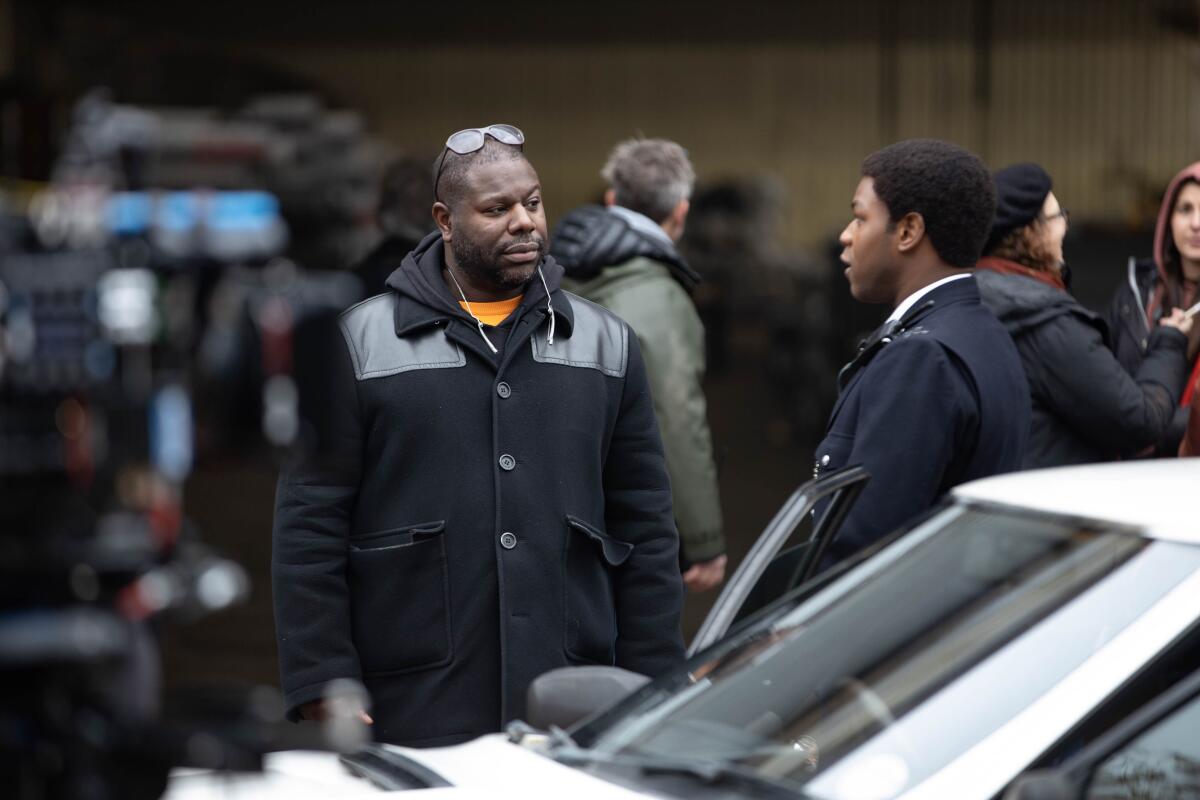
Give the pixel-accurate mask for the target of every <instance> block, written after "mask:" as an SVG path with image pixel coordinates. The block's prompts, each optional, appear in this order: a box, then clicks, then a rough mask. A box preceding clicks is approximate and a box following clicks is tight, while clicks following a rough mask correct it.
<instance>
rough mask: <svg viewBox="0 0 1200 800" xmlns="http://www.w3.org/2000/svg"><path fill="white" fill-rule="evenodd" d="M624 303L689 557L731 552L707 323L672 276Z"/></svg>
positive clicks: (691, 561) (681, 538)
mask: <svg viewBox="0 0 1200 800" xmlns="http://www.w3.org/2000/svg"><path fill="white" fill-rule="evenodd" d="M645 288H646V289H650V287H645ZM615 305H616V304H614V307H615ZM620 307H621V311H618V314H620V316H621V317H622V318H623V319H624V320H625V321H626V322H628V323H629V324H630V325H631V326H632V327H633V329H634V332H635V333H637V337H638V344H639V345H641V348H642V354H643V356H644V358H645V361H646V375H647V377H648V379H649V381H650V393H651V395H652V396H653V398H654V412H655V416H656V417H657V418H658V426H659V430H660V432H661V433H662V440H663V450H664V452H665V454H666V457H667V473H668V474H669V475H670V476H671V497H672V504H673V506H674V509H675V522H676V524H677V525H678V526H679V542H680V547H681V548H682V549H683V558H684V561H685V562H686V563H688V564H694V563H698V562H702V561H708V560H710V559H713V558H716V557H717V556H719V555H721V554H722V553H724V552H725V537H724V535H723V534H722V530H721V528H722V525H721V497H720V491H719V489H718V486H717V467H716V463H715V461H714V459H713V446H712V434H711V433H710V432H709V427H708V407H707V403H706V402H705V398H704V388H703V386H702V385H701V384H702V382H703V380H704V368H705V364H704V325H703V323H701V322H700V316H699V314H697V313H696V309H695V307H694V306H693V305H692V301H691V298H689V297H688V296H687V294H686V293H685V292H684V291H683V290H682V289H681V288H680V287H679V286H678V285H677V284H675V283H674V282H673V281H672V282H671V283H670V284H669V285H667V286H665V287H663V288H662V290H661V291H652V292H650V293H649V296H640V297H638V298H637V299H636V302H631V303H622V304H621V305H620Z"/></svg>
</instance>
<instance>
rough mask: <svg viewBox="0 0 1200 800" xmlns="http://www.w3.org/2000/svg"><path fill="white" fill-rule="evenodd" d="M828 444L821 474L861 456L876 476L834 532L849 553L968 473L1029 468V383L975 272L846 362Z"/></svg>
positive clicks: (841, 554) (835, 549) (842, 552)
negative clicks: (981, 292)
mask: <svg viewBox="0 0 1200 800" xmlns="http://www.w3.org/2000/svg"><path fill="white" fill-rule="evenodd" d="M842 380H843V381H844V388H843V389H842V391H841V394H840V395H839V396H838V399H837V403H836V404H835V405H834V407H833V413H832V414H831V415H830V417H829V425H828V428H827V430H826V434H825V439H824V440H823V441H822V442H821V444H820V445H819V446H818V447H817V456H816V467H815V470H814V472H816V473H818V474H820V473H823V472H827V471H829V470H833V469H837V468H839V467H844V466H848V465H851V464H862V465H863V466H865V467H866V468H867V471H868V472H870V473H871V481H870V483H869V484H868V485H867V488H866V489H865V490H864V491H863V493H862V495H861V496H860V497H859V498H858V502H857V503H855V505H854V507H853V508H852V509H851V510H850V513H849V515H848V516H847V517H846V520H845V521H844V522H843V524H842V527H841V529H840V531H839V532H838V533H837V535H836V536H835V538H834V541H833V544H832V546H831V548H830V555H831V556H832V558H833V559H834V560H840V559H842V558H845V557H847V556H849V555H851V554H853V553H854V552H856V551H858V550H860V549H861V548H863V547H866V546H868V545H870V544H872V543H874V542H875V541H877V540H878V539H880V538H882V537H884V536H886V535H887V534H888V533H890V532H892V531H893V530H894V529H895V528H896V527H898V526H899V525H901V524H903V523H904V522H906V521H907V520H909V519H910V518H912V517H914V516H916V515H917V514H920V513H922V512H924V511H926V510H927V509H929V508H931V507H932V506H933V505H934V504H935V503H936V502H937V500H938V498H940V497H941V496H942V495H943V494H945V493H946V491H948V490H949V489H950V488H951V487H953V486H955V485H957V484H959V483H963V482H964V481H969V480H973V479H975V478H982V477H985V476H987V475H995V474H997V473H1001V472H1009V471H1012V470H1016V469H1019V468H1020V467H1021V460H1022V458H1023V456H1024V452H1025V446H1026V441H1027V439H1028V435H1029V418H1030V404H1029V386H1028V384H1027V383H1026V381H1025V372H1024V370H1023V369H1022V368H1021V359H1020V357H1019V356H1018V355H1017V350H1016V348H1015V347H1014V346H1013V342H1012V339H1011V338H1010V337H1009V335H1008V333H1007V332H1005V330H1004V328H1003V327H1002V326H1001V325H1000V323H999V321H997V319H996V318H995V317H994V316H993V315H992V313H991V312H989V311H988V310H987V309H986V308H985V307H984V306H983V305H981V304H980V300H979V289H978V287H977V286H976V283H975V278H974V276H972V277H968V278H963V279H961V280H956V281H951V282H950V283H947V284H944V285H942V286H939V287H937V288H936V289H934V290H933V291H931V292H929V293H928V294H927V295H925V296H924V297H922V298H921V299H920V300H919V301H918V302H917V304H916V305H915V306H914V307H913V308H912V309H910V310H909V311H908V312H907V313H906V314H905V315H904V317H903V318H902V319H901V320H900V321H899V323H898V324H897V325H895V326H893V327H892V329H891V330H888V331H877V332H876V334H875V335H873V336H872V338H871V339H868V341H867V343H866V347H865V348H864V349H863V350H862V351H860V353H859V355H858V357H857V358H856V359H855V360H854V361H853V362H851V364H849V365H847V367H846V371H845V372H844V373H843V376H842Z"/></svg>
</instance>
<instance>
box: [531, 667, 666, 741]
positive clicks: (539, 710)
mask: <svg viewBox="0 0 1200 800" xmlns="http://www.w3.org/2000/svg"><path fill="white" fill-rule="evenodd" d="M649 682H650V679H649V678H647V677H646V676H645V675H639V674H638V673H636V672H630V671H629V670H627V669H621V668H620V667H603V666H588V667H561V668H559V669H553V670H550V671H549V672H547V673H545V674H543V675H539V676H538V677H537V679H535V680H534V682H533V683H532V684H530V686H529V690H528V692H526V695H525V716H526V718H527V720H528V722H529V724H530V725H532V726H533V727H535V728H538V729H540V730H549V729H550V726H552V725H553V726H556V727H559V728H569V727H571V726H572V725H574V724H576V723H577V722H581V721H583V720H584V719H586V718H587V717H590V716H591V715H592V714H595V713H596V712H598V711H602V710H603V709H605V708H608V707H609V706H611V705H612V704H613V703H615V702H617V701H618V700H620V699H621V698H623V697H625V696H626V695H628V694H630V693H631V692H633V691H635V690H637V689H640V688H641V687H642V686H644V685H646V684H647V683H649Z"/></svg>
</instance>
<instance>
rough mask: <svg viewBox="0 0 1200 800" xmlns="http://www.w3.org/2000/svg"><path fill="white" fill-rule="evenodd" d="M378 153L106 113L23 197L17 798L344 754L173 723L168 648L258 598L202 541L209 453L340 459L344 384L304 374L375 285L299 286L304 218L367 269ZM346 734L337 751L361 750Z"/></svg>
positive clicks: (246, 121) (328, 248) (97, 798)
mask: <svg viewBox="0 0 1200 800" xmlns="http://www.w3.org/2000/svg"><path fill="white" fill-rule="evenodd" d="M361 127H362V126H361V121H359V120H358V119H357V117H356V116H354V115H353V114H346V113H341V112H327V111H324V110H323V109H321V108H320V106H319V103H317V102H316V101H315V100H313V99H311V98H283V99H264V100H262V101H258V102H256V103H253V104H251V106H250V107H248V108H247V109H246V110H245V111H244V112H243V113H242V114H240V115H238V116H237V117H236V118H234V119H226V118H222V117H220V116H219V115H217V114H215V113H214V112H208V111H202V110H191V111H188V110H183V111H180V110H174V111H165V110H149V109H137V108H132V107H124V106H119V105H116V104H114V103H112V102H111V101H110V99H109V98H108V97H107V95H106V94H105V93H103V92H97V93H93V94H90V95H88V96H87V97H85V98H84V99H83V100H82V101H80V103H79V105H78V107H77V108H76V111H75V115H74V120H73V126H72V129H71V131H70V134H69V136H68V137H67V141H66V144H65V148H64V151H63V153H62V156H61V158H60V160H59V162H58V164H57V166H56V167H55V170H54V181H53V183H51V184H50V185H47V186H42V187H37V188H35V189H32V190H31V187H29V186H28V185H23V186H22V187H20V189H21V191H20V192H14V191H12V190H11V187H6V186H0V673H2V674H3V676H4V678H5V680H4V688H3V689H2V690H0V785H2V786H4V787H5V796H6V797H15V798H19V799H20V800H27V799H28V800H43V799H45V800H51V799H57V798H83V799H85V800H106V799H107V798H132V800H139V798H156V797H158V796H160V795H161V793H162V791H163V789H164V788H165V782H166V776H167V773H168V770H169V768H170V767H171V766H173V765H187V766H202V767H209V768H217V769H228V768H235V769H257V768H259V766H260V765H261V756H262V754H263V753H265V752H268V751H271V750H275V749H281V748H295V747H310V748H311V747H327V746H329V745H330V739H329V738H328V737H327V736H326V735H325V734H321V735H317V736H314V734H313V732H311V731H307V730H305V729H302V728H301V729H297V728H296V727H295V726H291V725H289V724H287V723H285V722H284V721H283V718H282V713H281V710H280V708H279V703H278V701H277V698H276V699H275V701H274V702H272V701H271V699H270V698H271V697H274V696H275V695H274V692H273V690H266V693H267V695H269V696H263V695H262V692H263V690H255V692H257V693H258V694H255V692H251V693H250V694H249V695H247V694H245V693H243V692H237V691H233V690H230V691H227V692H224V693H223V694H222V697H223V700H222V701H221V702H214V701H213V699H212V698H209V699H207V700H204V701H194V700H193V701H191V702H189V701H188V700H187V698H184V699H182V700H180V699H175V700H173V701H172V707H173V708H174V709H176V711H178V712H180V713H179V714H177V715H176V716H175V717H169V716H164V714H163V713H162V712H161V709H160V706H161V702H160V696H159V695H160V692H159V652H158V645H157V636H156V633H157V628H158V626H159V625H160V624H163V623H170V622H178V621H188V620H192V619H196V618H199V617H202V616H205V615H208V614H211V613H213V612H217V611H221V610H223V609H226V608H228V607H230V606H231V605H233V604H236V603H238V602H240V601H241V600H243V599H244V598H245V597H246V596H247V594H248V592H249V580H248V578H247V575H246V573H245V571H244V570H243V568H242V567H241V566H240V565H238V564H237V563H235V562H233V561H230V560H227V559H224V558H221V557H220V556H218V555H217V554H216V553H214V552H213V551H211V550H210V549H209V548H208V547H206V546H205V545H204V544H203V543H202V542H201V540H200V537H199V534H198V532H197V531H196V530H194V526H192V525H190V524H189V523H188V521H187V518H186V516H185V513H184V502H183V485H184V481H185V479H186V478H187V477H188V475H189V474H190V473H191V471H192V468H193V464H194V462H195V460H196V458H197V455H198V446H197V443H198V442H199V443H200V445H201V448H202V447H204V446H208V447H215V446H219V445H220V444H221V443H223V442H229V441H234V440H237V439H241V440H243V441H245V440H250V441H256V442H262V443H265V444H266V445H268V447H269V448H270V449H271V450H273V451H274V452H275V453H277V454H279V455H281V456H285V455H286V454H288V453H289V452H292V451H294V450H296V449H299V448H319V447H321V446H322V432H321V430H320V427H319V425H312V424H308V423H306V422H305V420H317V421H319V420H320V419H321V418H322V417H323V414H322V413H321V404H322V402H323V395H322V392H321V391H320V387H321V381H320V372H321V361H320V359H319V357H314V354H313V353H308V352H305V353H304V354H303V357H301V355H300V354H298V353H297V348H298V347H301V346H302V343H303V342H306V341H309V340H310V339H311V340H316V339H319V338H320V337H321V335H322V333H328V326H331V325H332V324H334V321H335V320H336V316H337V313H338V312H339V311H340V310H341V309H342V308H344V307H345V306H346V305H348V304H349V303H351V302H353V301H354V300H355V299H357V295H358V293H359V284H358V281H357V280H356V279H355V278H354V277H353V276H352V275H351V274H349V273H347V272H338V273H318V272H308V271H305V270H304V269H302V268H300V267H299V266H297V264H296V262H295V261H294V260H293V258H294V257H295V256H296V250H295V247H292V249H290V250H285V248H288V247H289V245H295V244H297V242H296V240H295V239H294V238H292V237H290V236H289V227H290V226H289V224H288V221H287V215H288V213H289V209H291V210H292V211H294V212H295V214H296V215H297V217H298V218H300V219H308V218H309V217H308V216H307V215H312V218H314V219H316V218H319V219H320V220H322V224H315V223H314V224H312V225H310V226H309V227H308V228H307V232H306V236H305V239H304V240H303V243H304V244H305V246H306V247H308V248H309V252H311V253H313V254H314V258H317V257H318V255H319V254H321V253H324V254H325V257H326V258H327V259H328V260H329V261H333V260H334V259H339V258H341V255H339V253H340V252H341V251H342V250H345V249H352V245H353V240H354V238H355V236H356V235H357V231H358V230H359V228H362V226H360V225H358V219H359V217H360V216H361V211H362V209H363V208H369V207H370V205H371V203H372V202H373V200H372V198H371V197H370V196H367V197H366V198H365V199H364V196H363V193H364V191H367V192H369V191H370V190H371V187H373V185H374V181H373V178H374V175H373V171H372V168H371V164H372V163H373V162H372V157H371V155H370V153H369V151H370V149H371V148H370V146H368V144H367V143H366V142H365V139H364V138H363V136H362V130H361ZM6 189H7V191H5V190H6ZM327 263H328V262H327ZM341 263H346V262H345V260H342V261H341ZM316 355H317V356H319V353H318V354H316ZM197 398H199V399H200V400H201V401H203V399H204V398H218V399H220V400H221V402H214V403H212V404H211V407H209V406H208V405H206V404H204V403H203V402H201V403H197V402H196V400H197ZM198 409H203V410H202V411H201V412H200V413H198V412H197V410H198ZM239 420H253V423H252V424H251V425H249V426H242V427H239V422H238V421H239ZM247 430H248V432H249V435H248V436H247V435H246V434H247ZM197 431H200V432H201V433H202V434H204V435H202V436H201V437H199V438H198V437H197ZM202 453H203V450H202V449H201V451H200V454H201V455H202ZM343 722H344V720H339V721H338V722H337V724H336V725H333V726H330V727H329V730H328V731H327V733H329V734H331V735H333V736H334V738H335V739H336V740H337V743H339V744H340V745H341V746H343V747H353V746H356V745H358V744H361V742H362V740H363V737H364V735H365V734H364V733H363V730H362V727H361V725H351V726H350V728H352V730H349V729H347V728H346V725H344V724H342V723H343Z"/></svg>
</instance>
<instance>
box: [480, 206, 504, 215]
mask: <svg viewBox="0 0 1200 800" xmlns="http://www.w3.org/2000/svg"><path fill="white" fill-rule="evenodd" d="M504 211H505V208H504V206H492V207H491V208H489V209H488V210H487V211H485V212H484V213H485V214H493V215H495V214H503V213H504Z"/></svg>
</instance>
